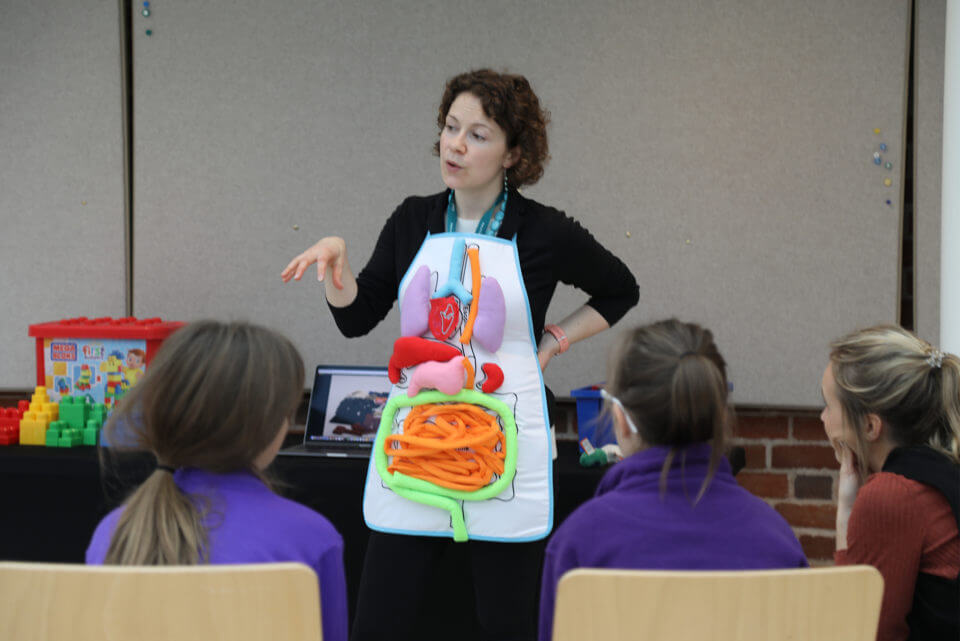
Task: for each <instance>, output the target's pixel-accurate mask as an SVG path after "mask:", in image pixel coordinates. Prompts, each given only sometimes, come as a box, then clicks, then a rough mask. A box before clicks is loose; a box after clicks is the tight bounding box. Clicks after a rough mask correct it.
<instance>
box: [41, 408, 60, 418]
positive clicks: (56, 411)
mask: <svg viewBox="0 0 960 641" xmlns="http://www.w3.org/2000/svg"><path fill="white" fill-rule="evenodd" d="M42 411H44V412H46V413H47V414H48V415H49V416H50V421H51V422H53V421H59V420H60V404H59V403H44V404H43V410H42Z"/></svg>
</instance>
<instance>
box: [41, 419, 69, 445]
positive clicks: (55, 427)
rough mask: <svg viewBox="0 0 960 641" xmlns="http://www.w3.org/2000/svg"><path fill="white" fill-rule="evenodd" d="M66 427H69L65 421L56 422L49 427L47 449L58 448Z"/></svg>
mask: <svg viewBox="0 0 960 641" xmlns="http://www.w3.org/2000/svg"><path fill="white" fill-rule="evenodd" d="M65 427H67V423H66V422H65V421H54V422H52V423H50V425H48V426H47V433H46V443H45V444H46V446H47V447H57V444H58V443H59V441H60V432H62V431H63V429H64V428H65Z"/></svg>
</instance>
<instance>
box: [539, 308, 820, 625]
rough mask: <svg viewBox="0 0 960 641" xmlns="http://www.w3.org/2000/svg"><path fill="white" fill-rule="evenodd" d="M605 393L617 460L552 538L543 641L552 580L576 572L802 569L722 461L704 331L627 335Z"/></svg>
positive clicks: (776, 524)
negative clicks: (594, 491)
mask: <svg viewBox="0 0 960 641" xmlns="http://www.w3.org/2000/svg"><path fill="white" fill-rule="evenodd" d="M603 396H604V398H605V399H606V400H607V408H606V411H607V413H608V414H610V415H612V419H613V425H614V431H615V434H616V437H617V442H618V443H619V444H620V448H621V450H622V451H623V455H624V459H623V460H622V461H621V462H619V463H617V465H615V466H614V467H613V468H611V469H610V471H609V472H607V474H606V475H604V477H603V479H602V480H601V481H600V485H599V486H598V487H597V494H596V496H595V497H594V498H593V499H591V500H590V501H587V502H586V503H584V504H583V505H581V506H580V507H579V508H577V510H576V511H575V512H574V513H573V514H571V515H570V516H569V517H568V518H567V520H566V521H564V523H563V525H562V526H560V528H558V529H557V531H556V532H555V533H554V535H553V537H552V538H551V540H550V545H549V546H548V547H547V554H546V560H545V561H544V569H543V585H542V592H541V595H540V639H541V641H549V640H550V638H551V636H550V635H551V630H552V627H553V614H554V613H553V609H554V601H555V597H556V589H557V583H558V582H559V581H560V578H561V577H562V576H563V574H564V573H565V572H567V571H568V570H572V569H574V568H578V567H589V568H622V569H635V570H643V569H646V570H759V569H770V568H796V567H805V566H806V565H807V561H806V558H805V557H804V555H803V550H802V549H801V547H800V543H799V542H798V541H797V539H796V537H795V536H794V534H793V531H792V530H791V529H790V526H789V525H787V522H786V521H784V519H783V517H781V516H780V515H779V514H777V513H776V512H775V511H774V510H773V508H771V507H770V506H769V505H767V504H766V503H765V502H764V501H762V500H761V499H759V498H757V497H755V496H753V495H751V494H750V493H749V492H747V491H746V490H744V489H743V488H741V487H740V486H739V485H738V484H737V482H736V480H735V479H734V478H733V474H732V472H731V469H730V464H729V463H728V462H727V459H726V458H724V456H723V452H724V450H725V446H726V441H727V436H726V432H727V426H728V423H729V420H730V418H731V409H730V408H729V406H728V405H727V373H726V363H725V362H724V360H723V357H722V356H721V355H720V352H719V351H718V350H717V347H716V345H715V344H714V342H713V335H712V334H711V333H710V330H707V329H704V328H702V327H700V326H699V325H694V324H692V323H682V322H680V321H678V320H676V319H671V320H666V321H661V322H659V323H654V324H653V325H648V326H646V327H640V328H637V329H634V330H631V331H630V332H627V334H625V335H624V338H623V340H622V341H621V343H619V344H618V345H617V346H616V348H615V349H614V350H612V351H611V358H610V366H609V372H608V375H607V384H606V387H605V389H604V390H603Z"/></svg>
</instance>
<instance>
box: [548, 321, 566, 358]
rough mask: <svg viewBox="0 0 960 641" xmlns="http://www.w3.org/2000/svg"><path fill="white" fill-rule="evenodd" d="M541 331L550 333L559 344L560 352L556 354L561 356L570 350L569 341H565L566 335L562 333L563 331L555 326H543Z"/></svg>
mask: <svg viewBox="0 0 960 641" xmlns="http://www.w3.org/2000/svg"><path fill="white" fill-rule="evenodd" d="M543 331H545V332H550V333H551V334H552V335H553V337H554V338H555V339H557V342H558V343H560V351H559V352H557V353H558V354H563V353H564V352H565V351H567V350H568V349H570V341H568V340H567V335H566V334H564V333H563V330H562V329H560V328H559V327H558V326H556V325H545V326H544V328H543Z"/></svg>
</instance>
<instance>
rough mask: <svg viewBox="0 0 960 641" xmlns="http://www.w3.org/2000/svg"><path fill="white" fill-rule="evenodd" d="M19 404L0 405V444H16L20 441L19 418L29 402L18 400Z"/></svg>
mask: <svg viewBox="0 0 960 641" xmlns="http://www.w3.org/2000/svg"><path fill="white" fill-rule="evenodd" d="M19 405H20V407H0V445H17V444H18V443H19V442H20V419H22V418H23V413H24V411H26V409H27V408H28V407H29V406H30V403H29V401H20V403H19Z"/></svg>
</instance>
